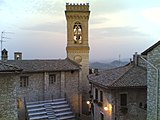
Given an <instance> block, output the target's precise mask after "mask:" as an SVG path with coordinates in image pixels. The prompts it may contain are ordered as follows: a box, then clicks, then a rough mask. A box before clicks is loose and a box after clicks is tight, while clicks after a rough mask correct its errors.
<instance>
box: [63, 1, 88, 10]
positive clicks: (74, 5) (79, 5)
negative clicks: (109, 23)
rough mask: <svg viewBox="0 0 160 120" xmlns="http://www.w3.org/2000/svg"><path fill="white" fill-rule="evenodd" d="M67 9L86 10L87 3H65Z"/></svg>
mask: <svg viewBox="0 0 160 120" xmlns="http://www.w3.org/2000/svg"><path fill="white" fill-rule="evenodd" d="M66 10H67V11H88V10H89V3H66Z"/></svg>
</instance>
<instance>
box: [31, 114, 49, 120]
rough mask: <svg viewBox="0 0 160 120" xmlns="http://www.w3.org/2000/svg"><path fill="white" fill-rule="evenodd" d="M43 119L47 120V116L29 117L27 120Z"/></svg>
mask: <svg viewBox="0 0 160 120" xmlns="http://www.w3.org/2000/svg"><path fill="white" fill-rule="evenodd" d="M45 118H48V116H47V115H44V116H34V117H30V119H29V120H39V119H45Z"/></svg>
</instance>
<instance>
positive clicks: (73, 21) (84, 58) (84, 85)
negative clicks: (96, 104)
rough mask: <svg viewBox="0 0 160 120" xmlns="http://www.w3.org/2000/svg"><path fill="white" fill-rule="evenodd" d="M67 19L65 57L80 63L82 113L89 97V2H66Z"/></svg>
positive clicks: (85, 108)
mask: <svg viewBox="0 0 160 120" xmlns="http://www.w3.org/2000/svg"><path fill="white" fill-rule="evenodd" d="M65 15H66V20H67V47H66V51H67V58H69V59H71V60H73V61H75V62H77V63H79V64H80V65H81V69H82V74H81V83H80V91H81V101H82V103H81V104H82V113H87V112H88V106H87V104H86V101H87V100H88V99H89V95H88V92H89V82H88V79H87V75H88V74H89V44H88V20H89V15H90V11H89V3H83V4H70V3H66V11H65Z"/></svg>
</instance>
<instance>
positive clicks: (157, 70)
mask: <svg viewBox="0 0 160 120" xmlns="http://www.w3.org/2000/svg"><path fill="white" fill-rule="evenodd" d="M140 58H141V59H142V60H144V61H145V62H146V63H147V64H149V65H150V66H151V67H153V68H154V69H155V70H156V73H157V82H156V85H157V86H156V87H157V89H156V93H157V96H156V97H157V98H156V103H157V106H156V111H157V113H156V114H157V115H156V117H157V118H156V119H157V120H158V104H159V69H158V68H156V67H155V66H154V65H153V64H152V63H150V62H149V61H148V60H146V59H145V58H143V57H142V56H141V55H140Z"/></svg>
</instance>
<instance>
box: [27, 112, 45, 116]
mask: <svg viewBox="0 0 160 120" xmlns="http://www.w3.org/2000/svg"><path fill="white" fill-rule="evenodd" d="M41 114H47V112H45V111H43V112H37V113H29V114H28V115H29V116H33V115H41Z"/></svg>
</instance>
